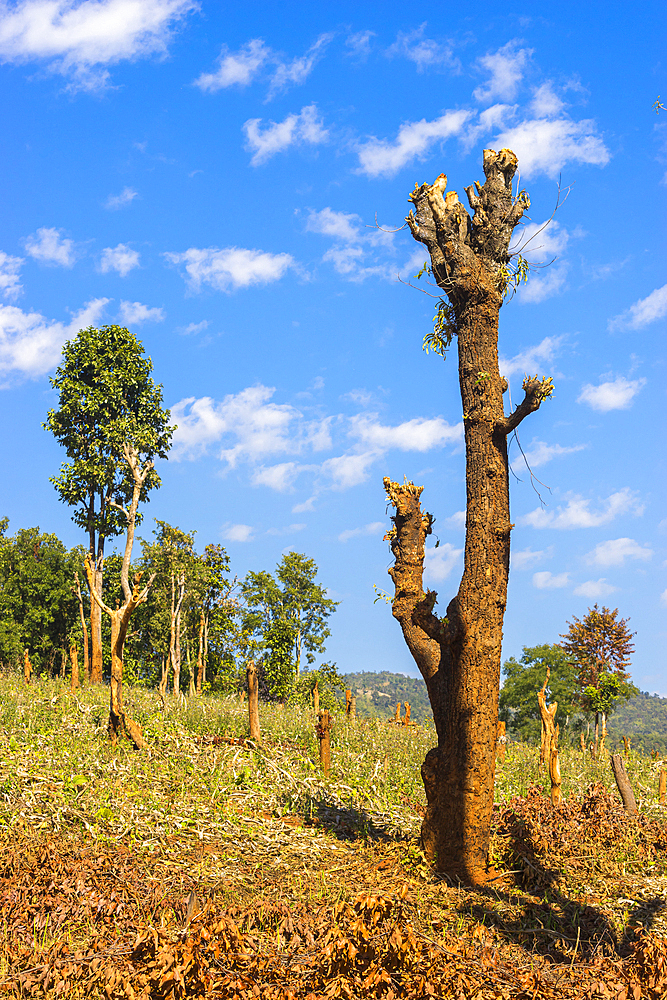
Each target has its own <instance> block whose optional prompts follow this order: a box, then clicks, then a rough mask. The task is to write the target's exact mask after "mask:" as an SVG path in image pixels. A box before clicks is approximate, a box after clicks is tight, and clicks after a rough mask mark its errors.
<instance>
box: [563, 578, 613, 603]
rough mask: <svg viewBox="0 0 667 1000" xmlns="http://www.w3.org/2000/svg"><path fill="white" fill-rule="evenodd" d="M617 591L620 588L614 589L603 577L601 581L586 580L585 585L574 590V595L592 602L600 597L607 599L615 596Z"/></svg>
mask: <svg viewBox="0 0 667 1000" xmlns="http://www.w3.org/2000/svg"><path fill="white" fill-rule="evenodd" d="M615 590H618V587H612V585H611V584H610V583H607V582H606V580H605V578H604V577H602V578H601V579H600V580H586V581H585V583H580V584H579V586H578V587H575V588H574V590H573V591H572V593H573V594H576V596H577V597H586V598H588V600H589V601H591V600H594V599H596V598H598V597H606V596H607V595H608V594H613V593H614V591H615Z"/></svg>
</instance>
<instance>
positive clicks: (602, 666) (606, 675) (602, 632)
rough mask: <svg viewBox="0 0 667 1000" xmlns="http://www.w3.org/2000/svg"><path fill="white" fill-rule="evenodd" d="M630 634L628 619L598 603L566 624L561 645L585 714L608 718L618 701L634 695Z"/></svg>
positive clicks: (615, 610)
mask: <svg viewBox="0 0 667 1000" xmlns="http://www.w3.org/2000/svg"><path fill="white" fill-rule="evenodd" d="M633 635H634V633H633V632H631V631H630V629H629V628H628V619H627V618H619V610H618V608H614V610H613V611H611V610H610V609H609V608H605V607H603V608H598V606H597V604H594V605H593V607H592V608H589V609H588V611H587V612H586V614H585V615H584V617H583V618H582V619H579V618H576V617H575V618H574V619H573V620H572V622H569V623H568V630H567V632H566V633H565V635H563V636H561V638H562V639H563V640H564V642H563V644H562V645H563V649H564V650H566V652H567V653H569V655H570V656H571V657H572V658H573V660H574V661H575V664H576V670H577V684H578V686H579V690H580V692H581V694H580V704H581V707H582V708H583V709H584V711H586V712H595V713H596V714H597V713H599V712H603V713H604V714H605V715H609V714H610V712H612V711H613V709H614V707H615V704H616V702H617V701H618V699H619V698H623V699H627V698H631V697H633V695H636V694H637V688H636V687H635V686H634V684H631V683H630V674H629V673H628V667H629V666H630V656H631V655H632V653H633V652H634V648H635V647H634V645H633V643H632V636H633ZM612 678H613V679H612Z"/></svg>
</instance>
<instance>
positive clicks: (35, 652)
mask: <svg viewBox="0 0 667 1000" xmlns="http://www.w3.org/2000/svg"><path fill="white" fill-rule="evenodd" d="M7 524H8V522H7V519H6V518H3V519H2V521H0V528H2V529H4V530H2V536H3V537H0V660H2V662H3V663H5V664H10V663H11V664H15V665H20V660H21V656H22V654H23V650H24V649H28V651H29V653H30V657H31V659H32V660H33V665H34V666H35V667H36V668H37V669H43V668H44V667H48V666H51V667H52V666H53V664H54V660H55V657H56V654H57V653H58V652H59V651H61V650H63V649H67V648H68V646H69V643H68V639H69V638H70V637H71V636H72V634H73V633H74V632H75V631H77V629H78V624H79V611H78V603H77V598H76V596H75V594H74V591H73V587H72V584H73V583H74V573H75V572H78V573H79V574H80V575H81V574H82V572H83V569H82V567H83V550H82V549H81V548H80V547H77V548H75V549H72V550H71V551H69V552H68V550H67V549H66V548H65V546H64V545H63V543H62V542H61V541H60V539H59V538H57V537H56V535H51V534H43V533H41V532H40V530H39V528H22V529H21V530H20V531H17V533H16V534H15V535H14V536H13V537H10V538H6V537H4V533H5V531H6V529H7Z"/></svg>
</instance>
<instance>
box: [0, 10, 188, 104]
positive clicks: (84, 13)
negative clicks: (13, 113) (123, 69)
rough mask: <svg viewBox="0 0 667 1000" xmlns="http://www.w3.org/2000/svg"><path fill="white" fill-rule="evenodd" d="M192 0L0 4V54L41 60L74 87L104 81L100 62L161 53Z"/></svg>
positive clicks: (105, 75) (104, 64) (92, 86)
mask: <svg viewBox="0 0 667 1000" xmlns="http://www.w3.org/2000/svg"><path fill="white" fill-rule="evenodd" d="M197 6H198V4H197V3H196V2H194V0H82V2H77V0H46V2H44V0H19V2H18V3H14V4H12V6H9V5H8V4H3V6H2V8H1V9H0V60H2V61H3V62H7V63H29V62H39V63H44V64H45V65H46V66H47V68H48V69H49V70H50V71H51V72H53V73H59V74H61V75H62V76H65V77H67V78H68V79H69V81H70V88H71V89H73V90H77V89H80V90H96V89H99V88H101V87H104V86H106V85H107V84H108V82H109V72H108V70H107V69H106V68H105V67H107V66H111V65H114V64H115V63H119V62H121V61H124V60H137V59H140V58H143V57H146V56H150V55H154V54H158V55H162V54H164V53H165V52H166V50H167V45H168V43H169V40H170V37H171V34H172V30H173V28H174V26H175V25H176V24H177V23H178V22H179V21H180V20H182V19H183V18H184V17H185V16H186V15H187V14H188V13H189V12H190V11H192V10H195V9H196V8H197Z"/></svg>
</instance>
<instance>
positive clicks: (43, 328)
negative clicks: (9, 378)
mask: <svg viewBox="0 0 667 1000" xmlns="http://www.w3.org/2000/svg"><path fill="white" fill-rule="evenodd" d="M108 301H109V300H108V299H92V300H91V301H90V302H88V303H86V305H85V306H84V307H83V308H82V309H80V310H79V312H78V313H76V314H75V315H74V316H73V317H72V320H71V321H70V322H69V323H59V322H56V321H55V320H47V319H46V318H45V317H44V316H42V315H41V314H40V313H36V312H32V313H25V312H23V311H22V310H21V309H18V308H17V307H16V306H6V305H0V373H2V374H3V375H10V374H13V375H15V376H23V377H27V378H35V377H37V376H39V375H44V374H45V373H46V372H48V371H50V369H51V368H53V367H54V366H55V365H56V364H57V363H58V360H59V358H60V352H61V350H62V346H63V344H64V343H65V341H66V340H70V339H71V338H73V337H75V336H76V334H77V332H78V331H79V330H81V329H83V328H85V327H87V326H94V325H95V324H96V323H97V322H98V321H99V319H100V317H101V315H102V312H103V310H104V307H105V306H106V304H107V303H108Z"/></svg>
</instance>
